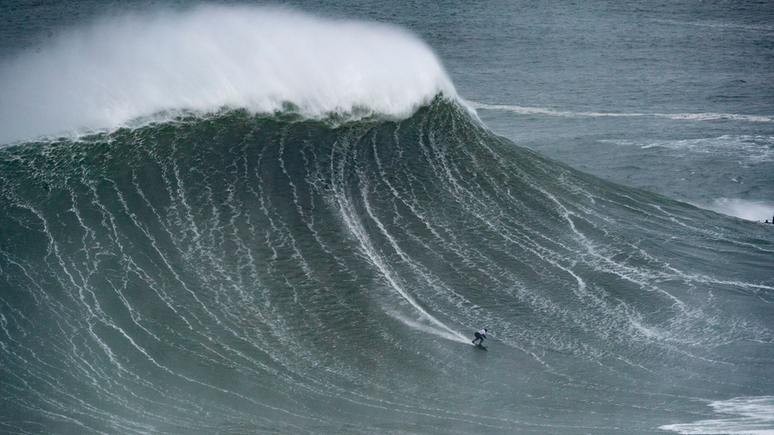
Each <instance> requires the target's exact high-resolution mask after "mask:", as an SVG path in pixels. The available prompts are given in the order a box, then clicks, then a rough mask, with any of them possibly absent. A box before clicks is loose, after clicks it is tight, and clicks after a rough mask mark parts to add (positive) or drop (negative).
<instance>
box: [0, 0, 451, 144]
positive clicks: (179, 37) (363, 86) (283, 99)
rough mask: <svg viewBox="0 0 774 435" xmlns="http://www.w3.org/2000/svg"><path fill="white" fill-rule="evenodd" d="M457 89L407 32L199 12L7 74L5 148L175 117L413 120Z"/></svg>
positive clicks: (298, 17)
mask: <svg viewBox="0 0 774 435" xmlns="http://www.w3.org/2000/svg"><path fill="white" fill-rule="evenodd" d="M439 93H442V94H444V95H446V96H447V97H449V98H454V97H456V91H455V89H454V86H453V84H452V83H451V81H450V79H449V78H448V76H447V74H446V72H445V71H444V68H443V66H442V65H441V63H440V62H439V60H438V58H437V57H436V55H435V54H434V53H433V52H432V50H431V49H430V48H429V47H428V46H427V45H426V44H425V43H423V42H422V41H420V40H419V39H418V38H416V37H415V36H413V35H411V34H410V33H408V32H407V31H404V30H402V29H399V28H396V27H392V26H388V25H384V24H376V23H363V22H353V21H342V20H326V19H322V18H317V17H312V16H309V15H304V14H302V13H299V12H294V11H290V10H284V9H269V8H258V7H246V6H242V7H215V6H206V7H199V8H196V9H193V10H190V11H187V12H175V13H173V12H157V13H154V14H148V15H132V16H124V17H121V18H114V19H106V20H102V21H99V22H97V23H95V24H93V25H92V26H90V27H88V28H82V29H74V30H71V31H70V32H67V33H65V34H64V35H62V36H61V37H60V38H58V39H57V40H55V41H54V42H53V44H52V45H50V46H48V47H46V48H45V49H44V50H42V51H41V52H40V53H36V54H29V55H25V56H21V57H19V58H16V59H14V60H12V61H10V62H8V63H7V64H5V65H1V66H0V95H2V99H0V142H1V143H7V142H10V141H16V140H23V139H29V138H31V137H33V136H39V135H47V134H59V133H62V132H65V131H77V130H84V129H86V130H88V129H101V128H112V127H116V126H120V125H122V124H124V123H127V122H129V121H131V120H133V119H135V118H138V117H147V116H151V115H154V114H157V113H159V112H164V111H168V110H172V111H174V110H179V109H182V110H190V111H205V112H206V111H213V110H217V109H219V108H222V107H238V108H247V109H249V110H252V111H255V112H274V111H277V110H282V109H287V108H288V107H292V109H293V110H295V111H297V112H299V113H300V114H301V115H303V116H306V117H311V118H315V117H323V116H327V115H328V114H330V113H341V114H352V113H356V114H358V115H359V116H363V115H369V114H373V113H376V114H382V115H387V116H393V117H397V118H404V117H406V116H409V115H410V114H411V113H413V112H414V111H415V110H416V109H417V108H418V107H420V106H421V105H423V104H426V103H428V102H429V101H430V100H431V99H432V98H433V97H434V96H435V95H437V94H439Z"/></svg>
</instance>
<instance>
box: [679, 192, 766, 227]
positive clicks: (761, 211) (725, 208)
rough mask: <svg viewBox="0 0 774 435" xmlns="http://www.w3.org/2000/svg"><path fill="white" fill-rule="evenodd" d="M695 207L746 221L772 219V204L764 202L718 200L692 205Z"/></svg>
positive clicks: (732, 199) (730, 199) (731, 199)
mask: <svg viewBox="0 0 774 435" xmlns="http://www.w3.org/2000/svg"><path fill="white" fill-rule="evenodd" d="M694 205H695V206H697V207H700V208H705V209H708V210H712V211H714V212H716V213H720V214H724V215H727V216H734V217H738V218H740V219H745V220H748V221H765V220H768V221H769V222H771V220H772V219H773V218H774V203H771V202H764V201H748V200H744V199H734V198H719V199H716V200H715V201H714V202H713V203H711V204H694Z"/></svg>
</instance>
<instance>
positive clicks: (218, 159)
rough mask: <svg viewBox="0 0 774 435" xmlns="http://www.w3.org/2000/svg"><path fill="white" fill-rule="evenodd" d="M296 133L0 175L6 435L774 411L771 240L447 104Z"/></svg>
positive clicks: (84, 150) (490, 423)
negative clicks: (735, 402) (711, 403)
mask: <svg viewBox="0 0 774 435" xmlns="http://www.w3.org/2000/svg"><path fill="white" fill-rule="evenodd" d="M293 118H294V117H293V115H290V114H287V115H281V116H279V117H266V116H256V115H250V114H248V113H247V112H244V111H228V112H222V113H220V114H218V115H212V116H211V117H209V118H206V119H202V118H199V117H182V118H178V119H177V120H175V121H172V122H167V123H162V124H156V125H149V126H146V127H141V128H136V129H120V130H117V131H115V132H113V133H109V134H96V135H93V136H88V137H83V138H82V139H80V140H78V141H72V140H55V141H51V142H46V143H27V144H24V145H20V146H14V147H7V148H4V149H3V150H2V151H1V152H0V159H1V160H0V161H1V164H2V167H1V170H0V174H2V179H1V180H0V183H2V184H0V187H1V188H2V194H3V200H2V206H1V207H2V208H1V209H0V216H2V222H1V224H0V240H1V241H2V242H0V246H1V247H2V249H1V251H0V270H2V284H1V285H2V287H3V289H4V290H3V292H2V301H1V302H2V311H1V312H2V318H1V320H2V323H1V325H2V340H1V341H0V343H1V344H2V355H3V358H2V366H1V369H2V374H3V375H2V378H3V379H4V381H3V383H2V385H1V386H2V397H3V399H2V402H1V403H2V407H3V409H4V412H3V417H2V431H3V432H6V433H23V432H27V433H392V432H395V433H512V432H514V431H517V432H522V433H621V432H622V431H624V432H626V433H652V432H654V431H657V428H658V427H659V426H661V425H664V424H668V423H673V422H686V421H693V420H696V419H699V418H701V417H705V416H707V415H709V414H711V412H710V410H709V409H708V408H707V407H706V402H703V400H712V399H724V398H729V397H735V396H757V395H765V394H767V393H768V392H769V391H770V388H771V387H772V382H773V380H772V379H771V376H770V373H771V359H770V358H769V357H770V355H771V352H772V339H773V338H774V337H773V336H772V317H771V311H770V306H771V303H772V302H774V301H773V300H772V293H771V290H772V282H771V274H770V269H769V267H768V266H767V261H769V260H770V258H771V255H772V252H773V251H774V246H772V242H771V233H770V232H769V229H768V228H767V227H764V226H763V225H761V226H754V227H752V228H749V227H746V226H744V225H740V224H739V222H738V221H736V220H732V219H712V220H710V215H711V212H707V211H702V210H700V209H695V208H692V207H690V206H686V205H683V204H680V203H676V202H672V201H670V200H668V199H666V198H663V197H658V196H654V195H651V194H647V193H643V192H640V191H635V190H629V189H624V188H621V187H617V186H614V185H611V184H608V183H606V182H603V181H600V180H598V179H595V178H593V177H590V176H586V175H584V174H581V173H578V172H576V171H574V170H571V169H569V168H567V167H565V166H563V165H560V164H558V163H556V162H552V161H550V160H547V159H545V158H543V157H540V156H539V155H537V154H535V153H533V152H531V151H527V150H525V149H522V148H518V147H516V146H514V145H513V144H512V143H510V142H508V141H507V140H504V139H502V138H499V137H496V136H494V135H492V134H491V133H490V132H488V131H487V130H485V129H483V128H482V127H480V126H479V125H478V124H477V123H476V122H474V121H473V120H472V119H471V118H470V117H469V115H468V114H467V112H466V111H464V110H461V109H459V108H458V107H457V106H456V105H455V104H454V103H449V102H445V101H444V100H436V101H435V102H434V103H433V104H432V105H431V106H428V107H424V108H422V109H421V110H420V111H419V112H418V113H417V114H416V115H414V116H413V117H411V118H409V119H407V120H405V121H400V122H396V121H384V120H379V119H373V120H370V121H360V122H350V123H345V124H343V125H339V126H337V125H335V124H331V123H327V122H319V121H301V120H294V119H293ZM484 326H485V327H487V328H488V329H489V330H490V331H492V334H491V336H490V339H489V340H488V341H487V343H486V344H487V345H488V347H489V351H488V352H482V351H480V350H478V349H476V348H475V347H473V346H471V345H470V344H469V341H468V340H470V339H472V331H473V330H474V329H476V328H480V327H484Z"/></svg>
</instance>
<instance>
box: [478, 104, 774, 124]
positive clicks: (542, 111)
mask: <svg viewBox="0 0 774 435" xmlns="http://www.w3.org/2000/svg"><path fill="white" fill-rule="evenodd" d="M469 104H470V105H471V106H472V107H473V108H475V109H485V110H501V111H506V112H513V113H518V114H520V115H548V116H560V117H565V118H639V117H653V118H666V119H675V120H693V121H714V120H718V119H730V120H733V121H748V122H774V117H772V116H759V115H741V114H736V113H614V112H573V111H566V110H555V109H548V108H544V107H524V106H515V105H509V104H484V103H473V102H469Z"/></svg>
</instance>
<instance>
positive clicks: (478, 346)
mask: <svg viewBox="0 0 774 435" xmlns="http://www.w3.org/2000/svg"><path fill="white" fill-rule="evenodd" d="M474 346H476V347H477V348H479V349H481V350H486V351H487V352H489V350H488V349H487V348H485V347H484V345H483V344H475V345H474Z"/></svg>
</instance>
